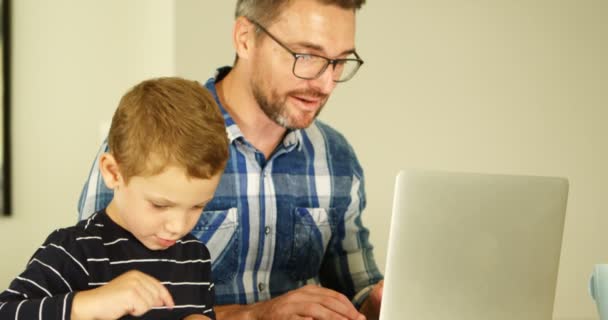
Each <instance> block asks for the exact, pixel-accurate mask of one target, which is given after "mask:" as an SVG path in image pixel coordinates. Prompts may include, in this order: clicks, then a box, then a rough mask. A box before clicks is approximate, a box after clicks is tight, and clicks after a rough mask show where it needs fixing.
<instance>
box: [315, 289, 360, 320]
mask: <svg viewBox="0 0 608 320" xmlns="http://www.w3.org/2000/svg"><path fill="white" fill-rule="evenodd" d="M304 292H306V293H307V294H309V296H308V297H307V298H306V299H307V301H311V302H314V303H317V304H319V305H321V306H323V307H324V308H325V309H328V310H329V311H331V312H333V313H337V314H340V315H342V316H343V317H346V318H347V319H360V317H361V314H360V313H359V311H358V310H357V309H356V308H355V306H354V305H353V304H352V302H350V300H349V299H348V298H346V296H344V295H343V294H341V293H339V292H336V291H334V290H331V289H327V288H321V287H317V286H313V287H312V288H307V290H306V291H304ZM325 314H326V316H327V313H325Z"/></svg>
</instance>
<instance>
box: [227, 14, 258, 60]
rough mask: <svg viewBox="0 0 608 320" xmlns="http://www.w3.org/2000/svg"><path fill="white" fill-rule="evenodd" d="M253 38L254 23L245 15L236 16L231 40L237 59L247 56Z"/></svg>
mask: <svg viewBox="0 0 608 320" xmlns="http://www.w3.org/2000/svg"><path fill="white" fill-rule="evenodd" d="M254 38H255V25H254V24H253V23H251V21H249V19H247V18H245V17H238V18H237V19H236V21H235V22H234V29H233V30H232V42H233V45H234V49H235V50H236V54H237V55H238V56H239V59H247V58H249V55H250V54H251V53H250V50H251V48H252V46H253V41H254Z"/></svg>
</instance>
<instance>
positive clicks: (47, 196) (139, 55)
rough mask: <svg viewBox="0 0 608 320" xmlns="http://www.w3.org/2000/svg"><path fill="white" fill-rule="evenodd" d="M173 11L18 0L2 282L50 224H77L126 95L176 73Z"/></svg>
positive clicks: (151, 5)
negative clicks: (103, 132)
mask: <svg viewBox="0 0 608 320" xmlns="http://www.w3.org/2000/svg"><path fill="white" fill-rule="evenodd" d="M174 11H175V10H174V5H173V3H171V2H167V1H164V0H154V1H152V0H130V1H122V0H104V1H92V0H84V1H83V0H54V1H36V0H18V1H13V23H14V25H13V51H12V55H13V79H12V81H13V104H12V106H11V108H12V121H13V133H12V139H13V150H12V153H13V194H14V198H13V199H14V210H13V215H12V216H11V217H9V218H5V217H0V243H3V244H4V245H2V246H0V257H1V260H2V261H3V262H2V266H1V267H0V287H2V288H6V287H7V286H8V284H9V282H10V280H11V279H12V278H14V277H15V276H16V275H17V274H18V273H19V272H21V271H22V270H23V267H24V266H25V263H26V262H27V261H28V259H29V257H30V256H31V254H32V253H33V252H34V250H35V248H37V246H39V245H40V244H41V243H42V241H43V240H44V238H45V237H46V236H47V235H48V234H49V233H50V231H52V230H54V229H56V228H58V227H62V226H68V225H72V224H74V223H75V222H76V217H77V215H76V203H77V199H78V195H79V194H80V190H81V187H82V185H83V183H84V181H85V179H86V176H87V173H88V170H89V168H90V165H91V164H92V161H93V158H94V156H95V153H96V150H97V148H98V146H99V144H100V132H99V131H100V128H99V127H100V125H101V124H102V123H104V122H106V123H107V122H108V121H110V119H111V116H112V114H113V112H114V109H115V108H116V105H117V103H118V100H119V98H120V96H121V95H122V94H123V93H124V92H125V91H126V90H127V89H128V88H129V87H130V86H132V85H134V84H136V83H137V82H139V81H141V80H143V79H145V78H148V77H152V76H158V75H165V74H173V73H175V63H174V61H175V54H174V51H175V48H174V47H175V45H174V43H175V30H174V29H175V26H174V20H175V13H174Z"/></svg>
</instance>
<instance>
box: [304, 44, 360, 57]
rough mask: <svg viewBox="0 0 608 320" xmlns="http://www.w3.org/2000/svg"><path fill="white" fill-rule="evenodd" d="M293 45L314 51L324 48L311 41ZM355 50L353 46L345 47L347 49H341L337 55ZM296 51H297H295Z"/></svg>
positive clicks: (321, 50)
mask: <svg viewBox="0 0 608 320" xmlns="http://www.w3.org/2000/svg"><path fill="white" fill-rule="evenodd" d="M293 45H296V46H300V47H303V48H307V49H312V50H315V51H320V52H325V49H323V47H321V46H320V45H318V44H314V43H311V42H296V43H294V44H293ZM356 51H357V50H355V48H352V49H347V50H344V51H342V52H341V53H340V54H339V55H338V56H344V55H349V54H353V53H355V52H356ZM296 53H298V52H296Z"/></svg>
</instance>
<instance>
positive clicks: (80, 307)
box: [72, 270, 174, 320]
mask: <svg viewBox="0 0 608 320" xmlns="http://www.w3.org/2000/svg"><path fill="white" fill-rule="evenodd" d="M162 306H166V307H168V308H169V309H171V308H173V306H174V303H173V298H172V297H171V294H170V293H169V291H168V290H167V288H165V286H163V285H162V284H161V283H160V282H159V281H158V280H156V279H154V278H152V277H150V276H149V275H146V274H144V273H142V272H139V271H135V270H132V271H128V272H125V273H123V274H122V275H120V276H119V277H116V278H114V280H112V281H110V282H108V283H107V284H105V285H103V286H101V287H99V288H96V289H92V290H87V291H81V292H78V293H77V294H76V295H75V296H74V301H73V302H72V319H74V320H77V319H118V318H120V317H122V316H124V315H132V316H141V315H142V314H144V313H146V312H147V311H148V310H150V309H151V308H152V307H162Z"/></svg>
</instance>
